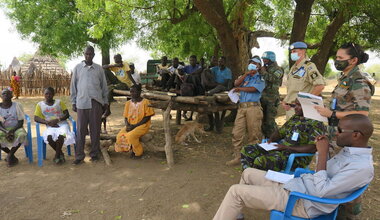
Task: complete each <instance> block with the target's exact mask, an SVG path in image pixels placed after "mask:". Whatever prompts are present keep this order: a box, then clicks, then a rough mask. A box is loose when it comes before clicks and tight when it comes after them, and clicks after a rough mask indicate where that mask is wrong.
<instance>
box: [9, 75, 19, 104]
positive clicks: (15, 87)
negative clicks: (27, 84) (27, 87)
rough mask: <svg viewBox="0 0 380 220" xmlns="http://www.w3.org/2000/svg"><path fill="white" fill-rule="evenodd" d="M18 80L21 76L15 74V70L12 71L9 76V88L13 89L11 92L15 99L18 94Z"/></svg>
mask: <svg viewBox="0 0 380 220" xmlns="http://www.w3.org/2000/svg"><path fill="white" fill-rule="evenodd" d="M20 80H21V77H20V76H17V75H16V72H13V75H12V77H11V88H12V90H13V94H14V95H15V99H18V97H19V96H20Z"/></svg>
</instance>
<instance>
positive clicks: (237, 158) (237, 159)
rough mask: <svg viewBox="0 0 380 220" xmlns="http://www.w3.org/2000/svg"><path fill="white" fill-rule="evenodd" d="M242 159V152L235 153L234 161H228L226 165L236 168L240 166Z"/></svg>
mask: <svg viewBox="0 0 380 220" xmlns="http://www.w3.org/2000/svg"><path fill="white" fill-rule="evenodd" d="M240 158H241V155H240V151H239V152H235V153H234V159H232V160H230V161H227V162H226V165H227V166H236V165H239V164H240Z"/></svg>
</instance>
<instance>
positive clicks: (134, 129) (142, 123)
mask: <svg viewBox="0 0 380 220" xmlns="http://www.w3.org/2000/svg"><path fill="white" fill-rule="evenodd" d="M131 98H132V99H131V100H129V101H127V103H125V108H124V114H123V116H124V118H125V119H124V121H125V127H124V128H122V129H121V130H120V132H119V133H118V134H117V137H116V144H115V151H116V152H128V151H130V150H132V153H131V157H140V156H142V154H143V147H142V145H141V143H140V137H141V136H143V135H144V134H147V133H148V131H149V127H150V123H151V121H150V118H151V117H152V116H153V115H154V110H153V108H152V107H149V105H150V102H149V100H147V99H143V98H142V97H141V85H133V86H132V88H131Z"/></svg>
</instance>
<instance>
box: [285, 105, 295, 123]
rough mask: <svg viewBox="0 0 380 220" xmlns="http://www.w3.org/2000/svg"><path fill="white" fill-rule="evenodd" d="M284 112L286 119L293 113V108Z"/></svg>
mask: <svg viewBox="0 0 380 220" xmlns="http://www.w3.org/2000/svg"><path fill="white" fill-rule="evenodd" d="M285 114H286V121H288V120H289V119H290V118H291V117H292V116H293V115H294V114H295V112H294V108H291V109H290V110H289V111H286V112H285Z"/></svg>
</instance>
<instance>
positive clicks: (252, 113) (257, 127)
mask: <svg viewBox="0 0 380 220" xmlns="http://www.w3.org/2000/svg"><path fill="white" fill-rule="evenodd" d="M262 120H263V111H262V109H261V106H260V105H258V106H249V107H244V108H239V109H238V112H237V115H236V119H235V124H234V128H233V129H232V146H233V147H234V153H235V157H240V150H241V148H242V145H243V140H244V136H245V134H246V133H247V135H248V137H247V139H248V144H250V145H254V144H256V143H261V139H262V137H263V135H262V133H261V123H262Z"/></svg>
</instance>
